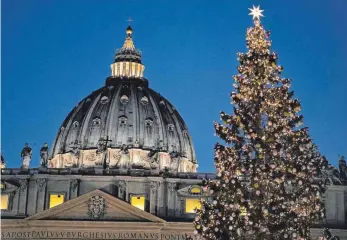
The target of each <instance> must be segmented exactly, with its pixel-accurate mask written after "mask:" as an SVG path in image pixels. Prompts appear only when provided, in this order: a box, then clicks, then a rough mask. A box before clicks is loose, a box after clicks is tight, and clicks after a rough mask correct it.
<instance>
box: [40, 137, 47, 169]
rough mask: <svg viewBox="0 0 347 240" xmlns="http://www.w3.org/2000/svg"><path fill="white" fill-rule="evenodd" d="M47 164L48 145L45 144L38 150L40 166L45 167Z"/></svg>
mask: <svg viewBox="0 0 347 240" xmlns="http://www.w3.org/2000/svg"><path fill="white" fill-rule="evenodd" d="M47 163H48V144H47V143H45V144H44V145H43V147H42V148H41V150H40V166H41V167H47Z"/></svg>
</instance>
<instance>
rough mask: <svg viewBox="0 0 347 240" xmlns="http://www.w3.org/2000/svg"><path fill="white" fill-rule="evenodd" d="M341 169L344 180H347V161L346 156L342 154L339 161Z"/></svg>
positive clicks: (341, 176)
mask: <svg viewBox="0 0 347 240" xmlns="http://www.w3.org/2000/svg"><path fill="white" fill-rule="evenodd" d="M339 170H340V178H341V179H342V180H347V166H346V161H345V157H344V156H342V157H341V159H340V161H339Z"/></svg>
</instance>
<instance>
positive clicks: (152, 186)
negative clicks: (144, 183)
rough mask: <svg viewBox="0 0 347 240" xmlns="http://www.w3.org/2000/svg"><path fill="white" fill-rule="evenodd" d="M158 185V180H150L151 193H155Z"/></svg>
mask: <svg viewBox="0 0 347 240" xmlns="http://www.w3.org/2000/svg"><path fill="white" fill-rule="evenodd" d="M159 186H160V182H157V181H155V182H151V192H152V194H155V193H156V192H157V191H158V188H159Z"/></svg>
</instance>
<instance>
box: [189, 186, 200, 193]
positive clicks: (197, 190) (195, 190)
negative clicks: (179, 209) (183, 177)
mask: <svg viewBox="0 0 347 240" xmlns="http://www.w3.org/2000/svg"><path fill="white" fill-rule="evenodd" d="M190 193H192V194H200V193H201V188H200V187H199V186H192V187H191V188H190Z"/></svg>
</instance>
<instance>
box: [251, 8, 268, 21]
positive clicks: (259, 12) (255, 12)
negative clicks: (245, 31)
mask: <svg viewBox="0 0 347 240" xmlns="http://www.w3.org/2000/svg"><path fill="white" fill-rule="evenodd" d="M248 9H249V10H250V11H251V13H250V14H248V15H252V16H253V20H254V19H258V20H260V17H264V15H263V14H262V12H264V10H260V6H258V7H255V6H254V5H253V8H248Z"/></svg>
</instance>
